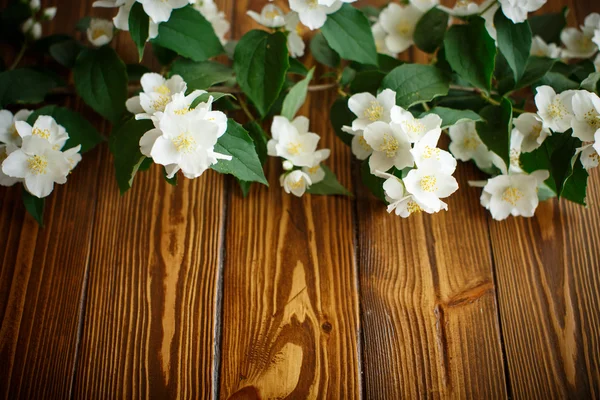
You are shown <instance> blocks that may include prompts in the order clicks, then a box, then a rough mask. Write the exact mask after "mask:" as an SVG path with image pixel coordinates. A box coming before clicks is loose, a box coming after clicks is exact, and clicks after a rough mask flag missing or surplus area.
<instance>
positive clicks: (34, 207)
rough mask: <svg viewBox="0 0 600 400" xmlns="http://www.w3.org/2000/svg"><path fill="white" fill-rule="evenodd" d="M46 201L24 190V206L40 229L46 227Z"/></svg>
mask: <svg viewBox="0 0 600 400" xmlns="http://www.w3.org/2000/svg"><path fill="white" fill-rule="evenodd" d="M45 202H46V199H40V198H38V197H35V196H34V195H32V194H31V193H29V192H28V191H27V190H25V188H23V204H24V205H25V209H26V210H27V212H28V213H29V214H30V215H31V216H32V217H33V218H34V219H35V220H36V221H37V223H38V225H39V226H40V227H42V228H43V227H44V203H45Z"/></svg>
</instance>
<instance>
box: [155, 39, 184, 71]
mask: <svg viewBox="0 0 600 400" xmlns="http://www.w3.org/2000/svg"><path fill="white" fill-rule="evenodd" d="M150 43H151V44H152V52H153V53H154V57H156V59H157V60H158V62H159V63H160V65H163V66H167V65H170V64H171V63H172V62H173V60H175V59H176V58H177V53H175V52H174V51H173V50H170V49H167V48H166V47H163V46H159V45H158V44H156V43H154V42H150Z"/></svg>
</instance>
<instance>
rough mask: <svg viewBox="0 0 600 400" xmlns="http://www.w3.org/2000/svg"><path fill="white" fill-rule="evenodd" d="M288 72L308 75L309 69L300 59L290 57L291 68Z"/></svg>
mask: <svg viewBox="0 0 600 400" xmlns="http://www.w3.org/2000/svg"><path fill="white" fill-rule="evenodd" d="M288 74H296V75H302V76H306V75H307V74H308V69H307V68H306V66H305V65H304V64H302V63H301V62H300V61H298V60H297V59H295V58H292V57H290V68H289V69H288Z"/></svg>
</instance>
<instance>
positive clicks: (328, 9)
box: [290, 0, 356, 30]
mask: <svg viewBox="0 0 600 400" xmlns="http://www.w3.org/2000/svg"><path fill="white" fill-rule="evenodd" d="M355 1H356V0H290V8H291V9H292V11H295V12H297V13H298V15H299V18H300V22H302V23H303V24H304V25H305V26H306V27H308V28H309V29H310V30H315V29H319V28H320V27H322V26H323V25H324V24H325V21H327V16H328V15H329V14H333V13H334V12H336V11H338V10H339V9H340V8H341V7H342V5H343V4H344V3H354V2H355Z"/></svg>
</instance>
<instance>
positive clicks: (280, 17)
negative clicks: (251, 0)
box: [246, 4, 285, 28]
mask: <svg viewBox="0 0 600 400" xmlns="http://www.w3.org/2000/svg"><path fill="white" fill-rule="evenodd" d="M246 14H248V15H249V16H250V18H252V19H253V20H255V21H256V22H258V23H259V24H261V25H263V26H266V27H267V28H279V27H282V26H283V25H285V14H284V13H283V11H282V10H281V8H279V7H277V6H276V5H274V4H267V5H265V6H264V7H263V9H262V11H261V12H260V14H259V13H257V12H256V11H251V10H248V11H246Z"/></svg>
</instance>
